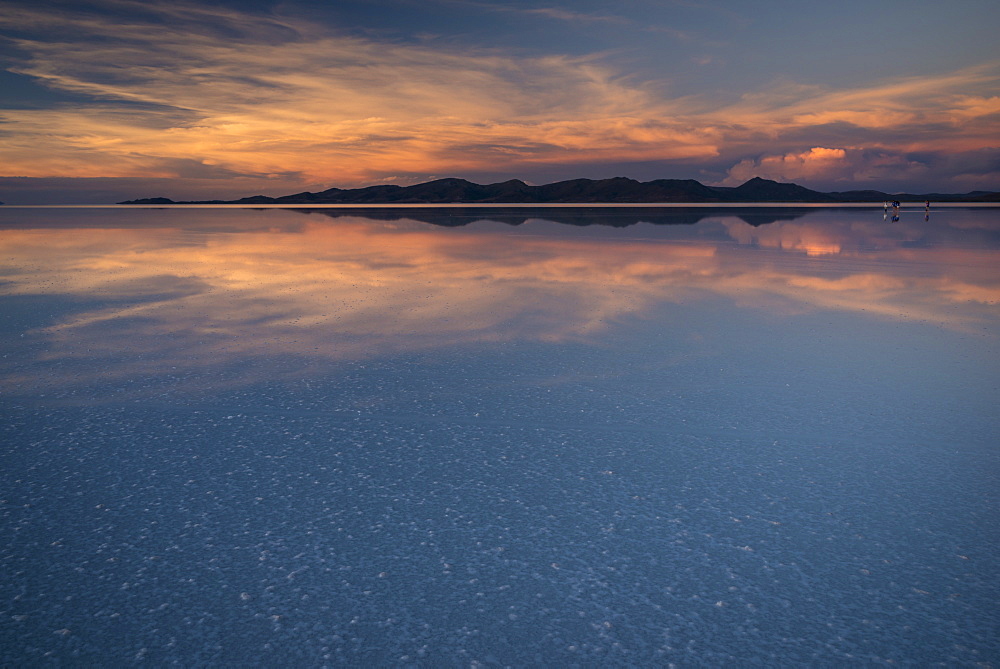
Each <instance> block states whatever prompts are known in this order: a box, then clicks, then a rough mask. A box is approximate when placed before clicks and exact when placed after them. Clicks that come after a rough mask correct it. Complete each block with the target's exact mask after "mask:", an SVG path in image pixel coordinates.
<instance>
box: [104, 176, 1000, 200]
mask: <svg viewBox="0 0 1000 669" xmlns="http://www.w3.org/2000/svg"><path fill="white" fill-rule="evenodd" d="M887 200H909V201H913V200H920V201H923V200H931V201H935V202H1000V192H989V191H973V192H970V193H963V194H947V193H924V194H912V193H883V192H881V191H876V190H852V191H843V192H834V193H821V192H819V191H814V190H810V189H808V188H805V187H804V186H799V185H798V184H793V183H779V182H777V181H771V180H770V179H761V178H760V177H755V178H753V179H750V180H749V181H747V182H746V183H744V184H742V185H740V186H735V187H723V186H706V185H704V184H702V183H700V182H698V181H695V180H694V179H657V180H655V181H646V182H641V181H636V180H634V179H628V178H626V177H615V178H612V179H599V180H593V179H572V180H570V181H559V182H556V183H551V184H546V185H544V186H529V185H528V184H526V183H524V182H523V181H520V180H518V179H511V180H510V181H504V182H502V183H495V184H487V185H481V184H477V183H473V182H471V181H466V180H465V179H437V180H435V181H428V182H427V183H421V184H416V185H413V186H395V185H381V186H368V187H367V188H350V189H341V188H330V189H328V190H324V191H321V192H318V193H311V192H303V193H295V194H293V195H284V196H281V197H268V196H266V195H254V196H251V197H244V198H240V199H238V200H199V201H194V202H175V201H173V200H171V199H168V198H165V197H153V198H143V199H138V200H127V201H125V202H119V203H118V204H164V205H166V204H251V205H252V204H317V205H319V204H354V205H369V204H452V203H463V204H479V203H483V204H489V203H514V202H517V203H528V204H567V203H574V204H575V203H595V204H596V203H609V204H637V203H658V202H663V203H676V202H717V203H730V202H731V203H741V202H747V203H753V202H810V203H831V204H833V203H838V202H885V201H887Z"/></svg>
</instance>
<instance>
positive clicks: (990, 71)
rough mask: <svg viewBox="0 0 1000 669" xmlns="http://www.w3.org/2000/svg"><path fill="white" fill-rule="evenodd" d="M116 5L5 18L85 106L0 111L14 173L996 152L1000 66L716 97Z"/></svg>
mask: <svg viewBox="0 0 1000 669" xmlns="http://www.w3.org/2000/svg"><path fill="white" fill-rule="evenodd" d="M114 6H115V7H116V8H118V9H129V8H131V9H132V10H134V11H133V13H132V15H133V16H134V17H145V18H144V19H142V20H140V19H139V18H133V19H132V20H129V21H118V22H109V21H107V20H105V19H103V18H101V17H98V16H95V15H92V14H87V13H85V12H73V11H68V10H67V11H59V12H49V11H41V10H33V9H27V8H20V9H15V10H12V11H10V12H7V13H6V14H4V16H3V17H0V27H2V28H4V29H6V30H9V31H11V32H12V33H13V32H14V31H16V32H17V34H19V35H20V37H18V38H16V39H14V40H13V43H14V45H15V46H16V47H17V48H18V49H19V50H20V51H21V52H23V53H26V54H27V57H26V58H25V59H24V60H23V62H21V63H20V64H19V65H17V66H16V67H15V68H12V69H14V71H16V72H18V73H21V74H25V75H29V76H31V77H34V78H36V80H38V81H40V82H43V83H44V84H45V85H47V86H50V87H53V88H56V89H60V90H66V91H73V92H76V93H80V94H84V95H86V96H89V97H90V98H92V99H93V102H92V103H89V104H84V105H76V106H67V105H63V106H59V107H55V108H51V109H33V110H2V111H0V115H2V116H0V121H2V123H3V134H2V135H0V163H2V164H4V165H5V166H6V168H5V171H6V172H7V174H8V175H11V176H29V177H52V176H88V177H92V176H119V177H137V176H142V177H150V176H162V177H171V176H175V177H183V176H189V175H190V174H191V173H193V172H197V171H198V170H203V169H205V168H212V169H216V170H223V171H226V172H229V173H233V174H241V175H248V176H253V177H267V176H268V175H288V174H293V173H297V174H300V175H301V176H302V179H303V180H304V181H306V182H309V183H328V184H331V185H333V184H337V185H351V184H359V183H370V182H371V181H373V180H379V179H383V178H385V177H386V176H388V175H395V174H438V175H441V174H460V173H463V172H476V171H483V170H489V171H492V172H500V171H508V172H510V173H512V174H515V175H517V174H518V173H519V172H522V171H523V170H525V169H527V168H530V167H531V166H540V165H542V166H544V165H573V164H582V163H598V162H604V163H608V164H615V163H624V162H630V161H632V162H637V161H665V162H670V161H676V162H683V163H694V162H699V161H713V162H714V163H715V164H720V163H725V162H726V161H728V165H727V167H729V168H731V171H730V172H729V174H728V177H722V178H725V179H728V181H732V180H735V179H738V178H742V177H743V176H746V175H751V176H752V175H754V174H759V175H762V176H763V175H769V176H773V177H775V178H800V177H806V178H817V179H818V178H827V177H830V178H834V179H846V178H849V177H852V176H856V175H859V174H878V173H879V172H878V169H877V168H878V166H879V165H880V164H890V163H892V161H897V163H899V164H909V163H910V162H913V158H912V157H908V156H909V154H913V153H916V152H924V153H935V152H936V153H941V154H947V153H955V152H961V151H973V150H980V149H983V148H988V147H1000V140H998V139H997V138H998V137H1000V120H998V119H1000V96H998V95H997V92H998V89H1000V85H998V84H1000V67H998V65H997V64H987V65H983V66H981V67H978V68H970V69H965V70H961V71H958V72H953V73H948V74H943V75H937V76H928V77H922V78H910V79H902V80H894V81H886V82H882V83H878V84H872V85H870V86H867V87H861V88H855V89H850V90H830V89H820V88H817V87H809V86H802V85H797V84H794V83H786V84H782V85H776V86H774V87H772V88H770V89H768V90H764V91H755V92H750V93H747V94H746V95H744V96H743V97H742V98H740V99H739V100H738V101H737V102H736V103H730V104H721V103H720V101H719V100H715V99H707V98H691V97H688V98H671V97H669V96H667V95H664V94H663V93H662V90H661V89H659V88H657V87H654V86H652V85H649V86H647V85H645V84H643V83H642V82H638V81H635V80H633V79H631V78H629V77H628V76H624V75H623V73H621V72H619V71H617V70H615V69H614V68H613V67H611V66H610V65H609V64H608V63H607V62H606V61H604V60H603V59H602V58H600V57H598V56H591V57H570V56H562V55H549V56H536V57H529V56H516V55H511V54H507V53H503V52H499V51H495V50H485V49H483V50H473V49H468V48H458V47H451V48H444V47H440V46H428V45H411V44H399V43H389V42H381V41H377V40H374V39H369V38H362V37H357V36H351V35H347V34H338V33H336V32H331V31H330V30H329V29H325V28H322V27H319V26H317V25H315V24H310V23H306V22H303V21H301V20H298V19H293V18H284V17H279V16H261V15H253V14H248V13H243V12H237V11H232V10H223V9H219V8H206V7H196V6H191V5H185V4H177V5H160V4H156V5H144V4H141V3H134V2H130V1H129V0H116V1H115V2H114ZM523 11H526V12H532V13H534V14H535V15H538V16H542V15H544V16H546V17H548V18H550V19H554V20H562V21H612V20H615V17H613V16H600V15H585V14H582V13H577V12H573V11H569V10H565V9H558V8H544V7H543V8H534V9H528V10H523ZM33 35H34V36H33ZM816 151H820V153H822V152H823V151H829V152H831V153H825V154H823V155H820V154H819V153H814V152H816ZM834 157H835V158H836V159H835V160H834V159H833V158H834ZM887 161H888V162H887ZM918 162H919V161H918ZM838 166H840V167H843V169H840V171H838ZM820 167H822V169H819V168H820ZM917 167H918V168H919V165H918V166H917ZM915 169H916V168H915ZM928 169H929V168H928ZM866 170H868V171H867V172H866ZM972 176H973V177H975V176H976V175H972Z"/></svg>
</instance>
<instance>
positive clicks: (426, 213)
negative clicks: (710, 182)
mask: <svg viewBox="0 0 1000 669" xmlns="http://www.w3.org/2000/svg"><path fill="white" fill-rule="evenodd" d="M289 211H297V212H303V213H310V214H322V215H323V216H329V217H330V218H335V219H336V218H357V217H359V216H360V217H363V218H369V219H373V220H377V221H398V220H402V219H406V220H410V221H419V222H421V223H430V224H432V225H441V226H445V227H460V226H463V225H469V224H470V223H475V222H476V221H495V222H497V223H505V224H507V225H515V226H516V225H523V224H524V223H526V222H527V221H531V220H539V219H541V220H545V221H551V222H552V223H560V224H563V225H575V226H588V225H603V226H609V227H614V228H625V227H628V226H630V225H636V224H637V223H647V224H652V225H694V224H696V223H698V222H700V221H702V220H705V219H707V218H718V217H719V216H734V215H735V216H736V217H737V218H740V219H742V220H743V221H745V222H747V223H749V224H750V225H753V226H757V225H766V224H768V223H774V222H775V221H791V220H795V219H797V218H801V217H802V216H805V215H806V214H807V213H809V212H810V211H815V210H814V209H788V208H774V209H768V208H766V207H761V208H759V209H754V210H753V211H748V210H740V209H737V210H733V209H731V208H729V209H714V208H711V207H709V208H706V207H698V208H694V207H692V208H690V209H688V208H680V207H679V208H663V209H658V208H638V207H637V208H634V209H633V208H629V207H614V208H609V209H603V208H602V209H584V208H580V207H567V208H565V209H563V208H559V207H546V208H544V209H524V208H506V209H505V208H503V207H497V208H492V207H490V208H482V207H475V208H469V209H463V208H454V207H451V208H448V209H419V208H414V209H290V210H289Z"/></svg>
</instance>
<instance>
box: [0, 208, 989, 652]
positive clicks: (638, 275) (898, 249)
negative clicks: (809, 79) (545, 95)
mask: <svg viewBox="0 0 1000 669" xmlns="http://www.w3.org/2000/svg"><path fill="white" fill-rule="evenodd" d="M998 326H1000V209H991V208H977V209H973V208H969V209H965V208H961V207H954V208H948V209H942V210H940V211H938V210H935V211H932V212H929V213H927V212H924V211H923V209H922V208H920V209H913V210H906V211H904V212H902V213H901V215H900V217H899V220H898V221H893V220H891V219H887V218H886V217H885V215H884V212H883V211H882V209H881V208H878V209H864V208H850V209H822V208H803V209H801V210H798V209H795V208H793V207H782V208H780V209H777V208H776V209H773V210H772V209H768V208H761V207H756V208H753V209H747V210H740V209H735V208H727V209H725V210H721V209H720V210H711V209H708V208H700V209H697V210H695V209H692V210H686V209H684V208H677V207H675V208H671V209H669V210H667V209H664V210H662V211H659V210H655V209H650V208H646V209H644V210H641V211H639V210H631V209H629V208H593V209H587V208H576V209H574V210H565V211H563V210H559V209H553V208H547V209H544V210H541V209H540V210H538V211H531V210H524V209H518V210H505V209H503V208H502V207H498V208H497V209H495V210H491V209H480V210H475V211H472V210H469V211H465V210H462V209H461V208H457V209H456V208H450V209H447V210H433V209H428V208H423V209H420V210H414V211H407V210H403V209H393V210H385V211H368V212H365V211H353V210H322V211H309V210H280V209H266V210H249V209H222V208H219V209H184V208H170V209H125V208H120V209H66V208H63V209H42V208H39V209H16V208H11V209H6V210H0V355H2V357H0V454H2V460H0V465H2V467H0V529H2V533H0V537H2V538H0V563H2V566H3V569H2V574H3V576H2V581H0V621H2V624H0V665H3V666H48V665H55V666H59V665H65V666H131V665H134V664H147V665H150V666H171V665H175V666H183V667H195V666H215V667H219V666H226V667H247V666H261V667H279V666H282V667H286V666H302V667H305V666H317V667H318V666H414V667H452V666H469V667H471V666H478V667H494V666H496V667H504V666H511V667H555V666H558V667H562V666H567V667H569V666H580V667H596V666H602V667H603V666H671V665H674V666H677V667H700V666H704V667H720V666H767V667H774V666H869V665H870V666H889V665H909V666H948V667H953V666H970V667H972V666H995V665H997V664H998V663H1000V642H998V639H1000V636H998V631H1000V607H998V606H997V602H998V601H1000V581H998V577H1000V558H998V554H1000V551H998V539H1000V513H998V498H1000V485H998V483H1000V481H998V479H1000V429H998V428H1000V412H998V411H997V406H998V401H1000V392H998V385H1000V383H998V382H1000V346H998V344H1000V327H998Z"/></svg>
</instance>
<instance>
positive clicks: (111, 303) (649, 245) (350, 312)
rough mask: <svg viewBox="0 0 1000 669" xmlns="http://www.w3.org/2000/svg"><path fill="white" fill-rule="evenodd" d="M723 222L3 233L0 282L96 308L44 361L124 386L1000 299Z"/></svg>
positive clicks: (987, 256) (811, 238) (915, 258)
mask: <svg viewBox="0 0 1000 669" xmlns="http://www.w3.org/2000/svg"><path fill="white" fill-rule="evenodd" d="M210 216H211V215H209V220H210ZM723 225H724V226H725V228H726V229H727V230H728V231H729V233H730V236H731V237H732V238H733V239H734V240H736V241H737V242H738V245H736V246H733V245H730V244H722V245H717V244H716V243H713V242H706V241H686V242H682V243H670V242H659V243H655V242H650V241H643V240H629V239H627V238H617V239H616V238H607V237H603V238H598V239H595V238H586V237H570V238H557V237H545V236H535V235H531V236H528V235H514V234H510V232H509V231H500V232H490V231H487V230H476V231H475V232H474V233H470V232H466V231H461V230H449V229H436V228H430V227H427V226H424V225H417V224H409V223H407V222H405V221H404V222H402V223H399V224H382V223H375V222H372V221H368V220H365V219H356V218H355V219H352V218H340V219H338V220H337V221H336V223H333V224H331V223H325V222H318V221H313V220H312V219H309V220H308V221H307V222H306V223H305V224H304V225H302V226H296V227H295V228H294V229H292V231H289V230H287V229H281V228H276V229H274V230H273V231H256V232H242V233H239V232H237V233H209V234H202V235H193V234H192V233H191V232H190V231H188V232H181V231H177V230H170V229H156V230H114V231H106V230H105V231H97V230H90V229H73V230H29V231H16V230H11V231H6V232H5V233H4V236H3V237H2V239H0V251H2V252H3V255H4V257H7V258H11V257H14V258H17V260H18V265H17V266H16V267H14V268H13V269H8V270H7V272H6V274H5V277H4V278H5V280H6V281H7V282H9V283H8V284H7V285H6V286H5V292H6V293H8V294H10V293H17V294H24V295H69V296H77V297H80V298H87V299H96V300H100V301H101V302H100V303H101V306H99V307H97V308H92V309H84V310H83V311H82V312H79V313H77V314H75V315H74V316H72V317H70V318H68V319H67V320H64V321H62V322H59V323H57V324H55V325H53V326H52V327H51V328H49V329H48V330H47V331H46V332H45V334H46V336H47V337H48V338H49V339H50V341H51V343H52V347H51V350H50V353H49V357H50V358H51V359H53V360H56V359H69V358H73V357H80V358H92V357H94V356H98V357H100V356H106V357H107V358H108V359H114V358H118V357H121V356H122V355H124V354H127V355H128V356H129V362H128V365H129V373H132V374H134V373H136V371H137V369H138V370H141V369H143V368H145V369H148V370H149V371H150V372H151V373H154V372H156V373H158V372H161V371H162V369H163V367H164V365H165V364H169V365H172V366H182V367H183V366H192V367H193V366H197V365H202V364H205V363H206V362H208V363H210V364H224V363H227V362H239V361H241V360H244V359H246V358H247V357H248V356H254V357H267V356H273V355H287V354H292V355H298V356H302V357H303V359H310V358H317V357H318V358H327V359H361V358H366V357H370V356H378V355H389V354H393V353H398V352H406V351H414V350H430V349H434V348H437V347H442V346H453V345H461V344H465V343H476V342H480V343H481V342H501V341H509V340H512V339H529V340H536V341H539V340H540V341H563V340H566V339H570V338H594V337H599V336H601V334H602V333H604V332H606V331H608V330H609V329H611V328H613V326H614V324H615V323H616V322H617V321H619V320H621V319H623V318H626V317H633V316H636V317H642V316H643V315H644V314H645V313H647V312H648V310H649V309H650V308H651V307H652V306H654V305H656V304H659V303H663V302H671V301H673V302H682V301H696V300H697V299H699V298H700V297H702V296H705V295H711V294H715V295H723V296H727V297H730V298H732V299H733V300H734V301H736V302H737V303H738V304H740V305H744V306H749V307H754V308H760V307H761V306H762V305H763V306H764V307H765V308H770V309H777V310H780V311H802V310H810V309H817V308H820V309H841V310H851V311H858V312H860V311H865V312H868V313H871V314H881V315H884V316H887V317H892V318H909V319H925V320H929V321H933V322H936V323H943V324H946V325H948V326H950V327H953V328H958V329H970V328H974V327H975V325H976V323H977V322H978V318H979V317H980V316H981V315H982V312H981V310H978V311H977V308H976V305H977V304H978V305H979V306H980V307H983V306H984V305H986V306H995V305H996V304H997V302H998V300H1000V277H998V276H997V273H996V272H995V271H991V269H990V268H991V267H992V265H991V264H990V263H991V262H993V260H994V258H993V257H992V255H993V254H991V253H989V252H986V251H980V250H976V249H954V248H953V249H947V250H945V249H934V248H923V249H922V248H908V247H906V246H905V245H901V244H900V241H901V240H900V239H892V238H890V237H889V236H888V233H885V232H884V230H885V226H883V228H878V226H875V225H872V226H869V227H867V228H866V227H865V226H858V225H856V224H855V225H839V226H838V225H834V224H810V223H809V222H808V221H806V220H803V219H800V220H797V221H786V222H778V223H774V224H772V225H768V226H762V227H756V228H755V227H752V226H750V225H747V224H746V223H743V222H740V221H737V220H736V219H727V220H725V221H723ZM903 241H905V240H903ZM820 253H822V254H823V255H820Z"/></svg>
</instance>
